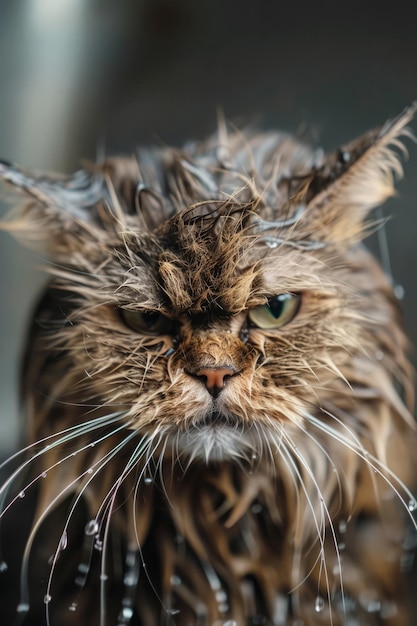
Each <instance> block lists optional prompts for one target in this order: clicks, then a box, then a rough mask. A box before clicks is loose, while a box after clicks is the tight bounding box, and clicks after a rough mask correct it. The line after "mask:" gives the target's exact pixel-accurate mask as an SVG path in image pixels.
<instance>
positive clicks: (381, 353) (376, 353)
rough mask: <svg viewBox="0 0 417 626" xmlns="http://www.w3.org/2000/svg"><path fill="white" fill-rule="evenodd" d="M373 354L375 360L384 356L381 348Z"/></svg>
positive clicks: (380, 359) (379, 359)
mask: <svg viewBox="0 0 417 626" xmlns="http://www.w3.org/2000/svg"><path fill="white" fill-rule="evenodd" d="M374 356H375V359H376V360H377V361H382V360H383V358H384V353H383V352H382V350H377V351H376V352H375V355H374Z"/></svg>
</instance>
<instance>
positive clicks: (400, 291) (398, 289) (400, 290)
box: [394, 285, 405, 300]
mask: <svg viewBox="0 0 417 626" xmlns="http://www.w3.org/2000/svg"><path fill="white" fill-rule="evenodd" d="M394 293H395V297H396V298H397V299H398V300H403V298H404V296H405V289H404V287H403V286H402V285H395V287H394Z"/></svg>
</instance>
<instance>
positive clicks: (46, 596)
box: [43, 593, 52, 604]
mask: <svg viewBox="0 0 417 626" xmlns="http://www.w3.org/2000/svg"><path fill="white" fill-rule="evenodd" d="M51 600H52V597H51V596H50V595H49V593H47V594H45V595H44V597H43V601H44V602H45V604H49V603H50V601H51Z"/></svg>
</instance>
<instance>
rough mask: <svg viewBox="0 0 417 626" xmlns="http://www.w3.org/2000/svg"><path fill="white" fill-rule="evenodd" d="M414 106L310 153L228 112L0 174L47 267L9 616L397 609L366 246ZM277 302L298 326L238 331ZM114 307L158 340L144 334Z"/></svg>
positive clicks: (65, 620) (393, 428) (378, 316)
mask: <svg viewBox="0 0 417 626" xmlns="http://www.w3.org/2000/svg"><path fill="white" fill-rule="evenodd" d="M413 112H414V109H413V108H410V109H408V110H407V111H405V112H404V113H403V114H402V115H401V116H399V117H398V118H396V119H395V120H393V121H391V122H388V123H387V124H386V125H385V126H384V127H383V128H382V129H378V130H376V131H372V132H370V133H368V134H367V135H365V136H364V137H362V138H360V139H359V140H356V141H355V142H353V143H352V144H350V145H348V146H345V147H343V148H342V149H341V150H339V151H337V152H336V153H334V154H331V155H329V156H327V157H325V158H323V157H322V156H321V153H320V152H314V151H312V150H311V149H310V148H308V147H306V146H304V145H302V144H300V143H299V142H297V141H296V140H294V139H293V138H291V137H289V136H287V135H285V134H278V133H269V134H254V133H246V134H245V133H239V132H236V131H232V132H228V131H227V129H226V127H225V125H224V124H223V123H221V124H220V127H219V134H218V136H217V137H216V138H213V139H211V140H209V141H208V142H206V143H204V144H190V145H188V146H186V147H185V148H184V149H183V150H175V149H169V148H163V149H149V150H139V151H138V152H137V154H136V155H133V156H132V157H125V158H115V159H108V160H106V161H104V162H103V163H102V164H99V165H94V166H91V168H90V169H89V171H88V172H81V173H78V174H76V175H75V176H74V177H73V178H71V179H65V180H56V179H54V178H45V177H43V178H35V177H31V176H30V175H28V174H27V173H24V172H22V171H20V170H18V169H17V168H15V167H14V166H11V165H8V164H0V176H1V177H2V178H3V179H4V180H6V181H8V182H9V183H11V184H12V185H14V186H15V187H17V188H19V189H20V190H21V191H22V193H23V194H24V195H25V196H26V200H25V201H24V202H23V203H21V204H19V206H18V207H17V208H16V209H14V211H13V212H12V214H11V217H10V219H9V220H8V221H4V222H3V223H2V228H3V229H6V230H10V231H11V232H12V233H13V234H14V235H15V236H16V237H18V238H19V239H22V240H24V242H25V243H26V244H27V245H30V246H32V247H35V248H36V249H39V248H40V249H41V250H42V251H43V253H44V254H45V255H46V256H47V257H48V258H49V262H48V265H47V270H48V272H49V273H50V274H51V276H52V279H51V283H50V285H49V287H48V289H47V291H46V293H45V295H44V297H43V299H42V301H41V303H40V305H39V308H38V310H37V312H36V314H35V316H34V323H33V328H32V331H31V335H30V339H29V343H28V351H27V355H26V364H25V369H24V373H23V383H22V389H23V399H24V406H25V410H26V415H27V417H26V420H27V421H26V433H27V444H28V445H27V448H26V450H25V451H23V453H22V454H21V455H20V456H19V455H17V456H16V457H15V462H16V466H17V469H16V470H15V473H14V474H12V475H11V478H10V479H9V480H8V481H6V483H5V486H4V487H3V490H2V493H3V494H4V501H3V508H4V513H3V518H4V523H6V524H7V519H8V518H9V517H10V516H11V515H12V514H13V511H18V512H19V511H22V513H19V514H20V515H25V516H26V517H27V518H28V519H29V522H30V526H31V527H32V530H31V531H30V533H29V529H27V530H26V534H27V536H26V537H24V542H26V541H27V543H26V552H25V554H23V556H22V563H23V570H22V571H23V574H22V576H21V584H20V591H19V594H20V595H19V598H16V602H17V603H19V607H18V608H19V611H18V612H17V613H16V611H15V607H14V606H13V608H12V610H11V612H10V613H7V616H11V615H13V619H16V622H17V623H20V621H19V620H21V619H22V620H23V623H24V624H25V625H26V624H28V625H30V624H32V625H35V624H36V625H37V626H39V625H40V624H43V623H47V624H51V626H53V625H59V626H66V625H68V626H69V625H71V624H77V625H79V626H83V625H86V624H89V625H90V624H91V625H92V624H94V625H95V624H97V625H98V624H100V626H104V625H105V624H106V625H108V626H112V625H113V624H114V625H116V624H117V625H119V626H122V625H127V624H128V625H130V626H136V625H138V624H140V625H141V626H157V625H160V624H162V625H164V624H166V625H167V626H168V625H169V626H171V625H178V626H185V625H187V626H188V625H189V626H192V625H198V626H206V625H207V626H208V625H210V626H212V625H213V626H214V625H216V626H218V625H220V624H223V625H226V624H227V625H228V626H231V625H233V624H236V625H237V626H241V625H244V624H274V625H280V624H302V623H303V624H320V623H323V624H329V623H333V624H382V623H383V624H387V625H389V626H391V625H394V624H395V625H398V626H401V625H403V624H404V625H405V624H407V623H409V616H408V603H407V598H406V592H405V586H404V580H403V577H402V572H401V569H402V564H403V563H404V558H403V545H404V544H403V541H404V536H405V533H406V530H405V529H406V526H407V524H408V525H410V526H414V527H415V521H414V519H413V509H414V508H415V500H414V498H413V496H412V493H411V490H412V489H413V487H414V484H413V483H414V476H415V458H414V457H415V453H414V450H415V445H416V439H415V428H414V422H413V419H412V416H411V411H412V404H413V392H412V383H411V379H412V374H411V368H410V365H409V362H408V359H407V356H406V353H407V349H408V344H407V339H406V337H405V335H404V332H403V330H402V322H401V315H400V313H399V308H398V303H397V299H396V297H395V295H394V293H393V289H392V285H391V283H390V279H389V277H387V276H386V275H385V274H384V272H383V271H382V269H381V268H380V267H379V265H378V263H377V262H376V260H375V259H374V258H373V257H372V256H371V254H370V253H369V252H368V251H367V250H366V248H365V247H364V245H363V244H362V243H361V240H362V239H363V238H364V237H365V236H366V234H367V233H368V232H369V231H370V230H371V229H372V228H374V226H375V223H374V222H373V221H372V218H369V217H368V216H369V215H370V213H371V211H372V209H374V208H375V207H376V206H379V205H380V204H381V203H382V202H383V201H384V200H385V199H386V198H387V197H389V196H390V195H392V193H393V182H394V175H395V174H397V175H399V174H401V166H400V162H399V158H398V156H399V154H398V150H396V149H398V148H399V147H400V150H401V145H400V144H399V142H398V137H399V136H400V135H406V134H407V133H408V131H407V129H406V124H407V123H408V122H409V120H410V119H411V117H412V115H413ZM287 292H289V293H297V294H300V295H301V306H300V309H299V311H298V314H297V315H296V316H295V317H294V319H293V320H292V321H291V322H289V323H288V324H287V325H285V326H283V327H282V328H280V329H279V330H269V331H263V330H261V329H258V328H254V327H253V326H251V325H250V324H249V322H248V311H250V310H251V309H253V308H254V307H256V306H259V305H262V304H265V303H266V302H267V299H268V298H269V297H272V296H274V295H276V294H280V293H287ZM123 308H124V309H130V310H154V311H160V312H162V313H163V314H164V315H166V316H167V317H169V318H171V319H172V320H173V324H174V328H175V331H174V332H173V333H171V334H170V335H164V334H161V335H158V336H146V335H143V334H141V333H137V332H135V331H133V330H131V329H130V328H129V327H127V326H126V325H125V324H124V322H123V320H122V318H121V315H120V309H123ZM220 366H221V367H224V366H227V367H229V368H233V370H234V371H235V372H236V375H234V376H232V377H231V378H230V380H228V382H227V384H226V385H225V387H224V389H223V390H222V392H221V393H220V394H219V396H218V397H217V398H216V399H213V397H212V396H211V395H210V394H209V393H208V391H207V389H206V387H205V385H204V384H203V382H202V380H201V379H200V378H199V377H198V375H197V373H198V372H199V371H200V370H201V369H202V368H207V367H209V368H210V367H220ZM37 442H38V443H37ZM9 486H10V489H9ZM13 490H14V491H13ZM30 498H31V501H32V510H31V508H30V506H28V505H26V507H24V504H25V503H26V502H27V501H28V500H29V499H30ZM23 511H25V513H23ZM30 511H31V513H30ZM31 516H32V517H31ZM29 522H28V523H29ZM6 552H7V546H6ZM6 560H8V559H7V558H6ZM12 569H13V568H12ZM13 574H14V572H11V573H10V576H11V580H12V583H11V584H12V585H13V587H14V588H15V589H17V583H16V581H14V579H13ZM4 575H6V574H4ZM13 581H14V582H13ZM12 597H13V596H12ZM7 610H8V609H7V608H6V609H5V612H7ZM15 615H16V617H15ZM7 619H11V617H7Z"/></svg>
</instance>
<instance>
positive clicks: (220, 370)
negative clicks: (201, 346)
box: [196, 367, 236, 396]
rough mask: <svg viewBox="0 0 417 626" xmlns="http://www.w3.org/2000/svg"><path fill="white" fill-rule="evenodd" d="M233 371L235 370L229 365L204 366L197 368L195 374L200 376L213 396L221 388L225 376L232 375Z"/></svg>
mask: <svg viewBox="0 0 417 626" xmlns="http://www.w3.org/2000/svg"><path fill="white" fill-rule="evenodd" d="M235 373H236V372H235V371H234V370H233V369H232V368H231V367H217V368H212V367H204V368H202V369H201V370H198V372H197V373H196V376H198V377H199V378H201V380H202V382H203V383H204V384H205V386H206V387H207V389H208V391H209V392H210V393H211V394H212V395H213V396H217V395H218V394H219V392H220V391H221V390H222V389H223V387H224V384H225V381H226V378H230V377H231V376H234V374H235Z"/></svg>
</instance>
